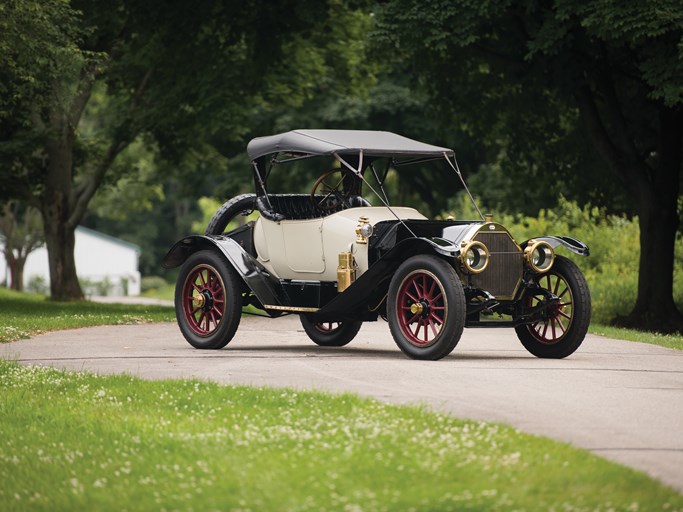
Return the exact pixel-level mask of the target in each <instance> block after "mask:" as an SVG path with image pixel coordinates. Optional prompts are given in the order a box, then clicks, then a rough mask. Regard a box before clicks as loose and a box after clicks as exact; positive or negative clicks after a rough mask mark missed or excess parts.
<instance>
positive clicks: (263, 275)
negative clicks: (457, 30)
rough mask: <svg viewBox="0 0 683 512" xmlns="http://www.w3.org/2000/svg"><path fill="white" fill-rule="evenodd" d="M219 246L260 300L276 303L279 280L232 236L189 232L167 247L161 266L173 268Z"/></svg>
mask: <svg viewBox="0 0 683 512" xmlns="http://www.w3.org/2000/svg"><path fill="white" fill-rule="evenodd" d="M205 249H208V250H216V249H218V250H219V251H220V252H221V253H222V254H223V255H224V256H225V258H226V259H227V260H228V262H229V263H230V264H231V265H232V267H233V268H234V269H235V271H236V272H237V274H238V275H239V276H240V277H241V278H242V279H243V280H244V282H245V283H246V285H247V286H248V287H249V289H250V290H251V291H252V292H253V293H254V295H256V298H257V299H258V300H259V301H260V302H261V304H273V305H279V304H280V303H281V302H280V300H279V299H278V296H279V295H280V293H281V286H280V282H279V280H277V279H275V278H274V277H273V276H271V275H270V274H269V273H268V271H267V270H266V269H265V268H264V267H263V265H261V264H260V263H259V262H258V261H256V259H255V258H254V257H253V256H251V255H250V254H249V253H247V252H246V251H245V250H244V249H243V248H242V246H241V245H240V244H238V243H237V242H236V241H235V240H233V239H232V238H229V237H227V236H223V235H192V236H187V237H185V238H183V239H182V240H179V241H178V242H176V243H175V244H174V245H173V247H171V249H170V250H169V251H168V253H167V254H166V256H165V257H164V259H163V260H162V261H161V266H162V267H164V268H175V267H179V266H180V265H182V264H183V263H184V262H185V261H186V260H187V258H189V257H190V255H192V254H194V253H195V252H197V251H202V250H205Z"/></svg>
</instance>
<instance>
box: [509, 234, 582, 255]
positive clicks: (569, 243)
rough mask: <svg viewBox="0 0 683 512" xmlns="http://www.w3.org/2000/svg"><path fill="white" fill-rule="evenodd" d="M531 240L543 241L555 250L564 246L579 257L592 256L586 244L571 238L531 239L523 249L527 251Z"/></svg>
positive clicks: (545, 237)
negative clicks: (559, 246)
mask: <svg viewBox="0 0 683 512" xmlns="http://www.w3.org/2000/svg"><path fill="white" fill-rule="evenodd" d="M530 240H542V241H544V242H548V243H549V244H550V246H551V247H552V248H553V249H555V247H557V246H558V245H562V246H564V247H566V248H567V249H569V250H570V251H571V252H573V253H575V254H578V255H579V256H589V255H590V250H589V249H588V246H587V245H586V244H584V243H583V242H581V241H580V240H577V239H576V238H572V237H570V236H540V237H534V238H530V239H529V240H527V241H526V242H524V243H523V244H522V249H526V246H527V245H528V244H529V241H530Z"/></svg>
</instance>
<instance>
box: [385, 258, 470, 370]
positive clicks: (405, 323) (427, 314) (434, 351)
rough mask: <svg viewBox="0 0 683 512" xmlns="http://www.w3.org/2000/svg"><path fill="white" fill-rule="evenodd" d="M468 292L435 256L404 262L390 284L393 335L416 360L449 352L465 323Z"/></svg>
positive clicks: (440, 355) (446, 264)
mask: <svg viewBox="0 0 683 512" xmlns="http://www.w3.org/2000/svg"><path fill="white" fill-rule="evenodd" d="M465 308H466V305H465V293H464V291H463V289H462V284H461V283H460V279H458V275H457V274H456V272H455V270H454V269H453V267H452V266H450V265H449V264H448V263H446V262H445V261H444V260H442V259H440V258H438V257H436V256H432V255H418V256H413V257H412V258H410V259H408V260H407V261H405V262H404V263H403V264H402V265H401V266H400V267H399V268H398V270H397V271H396V274H394V277H393V278H392V280H391V284H390V285H389V295H388V300H387V314H388V316H389V328H390V330H391V335H392V336H393V337H394V341H395V342H396V344H397V345H398V347H399V348H400V349H401V350H402V351H403V353H405V354H406V355H407V356H408V357H412V358H413V359H429V360H436V359H441V358H442V357H445V356H447V355H448V354H450V353H451V352H452V351H453V349H454V348H455V346H456V345H457V344H458V341H460V336H462V331H463V328H464V326H465Z"/></svg>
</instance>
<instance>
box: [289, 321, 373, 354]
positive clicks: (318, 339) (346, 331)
mask: <svg viewBox="0 0 683 512" xmlns="http://www.w3.org/2000/svg"><path fill="white" fill-rule="evenodd" d="M299 318H300V319H301V325H302V326H303V328H304V331H306V334H307V335H308V337H309V338H311V341H313V343H315V344H316V345H320V346H321V347H343V346H344V345H347V344H348V343H349V342H351V340H352V339H353V338H355V337H356V334H358V331H359V330H360V328H361V326H362V325H363V322H361V321H355V322H315V321H313V320H311V319H310V318H309V317H307V316H305V315H300V316H299Z"/></svg>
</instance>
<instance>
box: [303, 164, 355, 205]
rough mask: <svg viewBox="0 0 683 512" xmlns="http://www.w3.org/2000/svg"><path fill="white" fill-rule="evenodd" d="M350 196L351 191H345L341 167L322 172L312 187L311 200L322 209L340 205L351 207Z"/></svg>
mask: <svg viewBox="0 0 683 512" xmlns="http://www.w3.org/2000/svg"><path fill="white" fill-rule="evenodd" d="M318 189H320V190H318ZM320 196H322V197H320ZM350 197H351V194H350V192H344V175H343V174H342V172H341V169H332V170H331V171H327V172H324V173H322V174H321V175H320V176H318V179H317V180H315V183H314V184H313V188H312V189H311V202H312V203H313V205H314V206H315V207H316V208H317V209H318V210H322V211H328V210H336V209H337V208H339V206H344V207H346V208H351V201H350V199H349V198H350Z"/></svg>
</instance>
